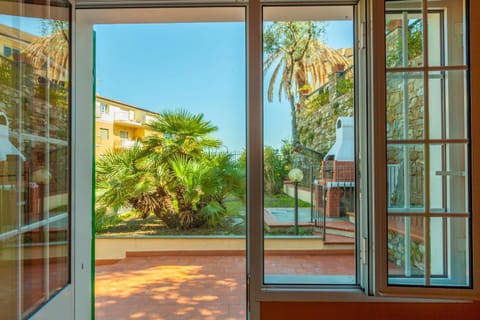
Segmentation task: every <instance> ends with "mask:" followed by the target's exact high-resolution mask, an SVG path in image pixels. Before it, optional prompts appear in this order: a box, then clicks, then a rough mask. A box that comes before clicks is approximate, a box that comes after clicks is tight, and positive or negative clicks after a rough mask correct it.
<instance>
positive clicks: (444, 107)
mask: <svg viewBox="0 0 480 320" xmlns="http://www.w3.org/2000/svg"><path fill="white" fill-rule="evenodd" d="M428 85H429V101H428V108H429V122H430V126H429V127H430V130H429V133H430V138H431V139H465V137H466V136H467V131H468V125H467V123H468V122H467V117H468V113H467V105H468V99H467V96H466V75H465V71H442V72H430V73H429V83H428Z"/></svg>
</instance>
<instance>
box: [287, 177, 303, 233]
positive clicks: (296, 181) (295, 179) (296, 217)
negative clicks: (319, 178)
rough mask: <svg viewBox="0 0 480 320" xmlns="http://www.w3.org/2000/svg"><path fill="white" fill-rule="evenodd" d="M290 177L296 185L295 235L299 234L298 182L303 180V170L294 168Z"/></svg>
mask: <svg viewBox="0 0 480 320" xmlns="http://www.w3.org/2000/svg"><path fill="white" fill-rule="evenodd" d="M288 179H290V181H292V182H293V183H294V185H295V211H294V215H295V235H298V183H299V182H300V181H302V180H303V172H302V170H300V169H298V168H293V169H292V170H290V171H289V172H288Z"/></svg>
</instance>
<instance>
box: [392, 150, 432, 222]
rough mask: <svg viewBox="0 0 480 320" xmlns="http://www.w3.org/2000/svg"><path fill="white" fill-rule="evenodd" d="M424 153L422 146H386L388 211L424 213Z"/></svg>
mask: <svg viewBox="0 0 480 320" xmlns="http://www.w3.org/2000/svg"><path fill="white" fill-rule="evenodd" d="M424 162H425V151H424V147H423V145H388V149H387V188H388V189H387V192H388V208H389V211H396V212H397V211H420V212H423V211H424V204H425V165H424Z"/></svg>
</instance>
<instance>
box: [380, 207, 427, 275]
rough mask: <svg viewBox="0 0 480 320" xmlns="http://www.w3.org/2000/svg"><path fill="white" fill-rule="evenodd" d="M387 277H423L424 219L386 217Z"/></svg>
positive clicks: (418, 217)
mask: <svg viewBox="0 0 480 320" xmlns="http://www.w3.org/2000/svg"><path fill="white" fill-rule="evenodd" d="M387 245H388V276H389V278H390V277H392V276H393V277H402V278H405V277H406V278H409V277H415V278H424V277H425V218H423V217H422V216H411V217H410V216H408V217H402V216H389V217H388V240H387Z"/></svg>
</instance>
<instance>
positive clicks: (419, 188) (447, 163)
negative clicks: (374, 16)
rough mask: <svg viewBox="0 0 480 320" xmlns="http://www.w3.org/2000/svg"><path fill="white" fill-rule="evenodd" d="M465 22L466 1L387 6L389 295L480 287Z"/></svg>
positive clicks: (386, 230)
mask: <svg viewBox="0 0 480 320" xmlns="http://www.w3.org/2000/svg"><path fill="white" fill-rule="evenodd" d="M462 3H463V4H462ZM465 17H466V13H465V3H464V1H444V2H442V3H441V4H440V3H436V2H433V1H426V0H425V1H385V38H384V39H385V52H386V55H385V57H386V59H385V64H386V72H385V81H386V92H385V94H386V97H385V109H384V112H385V119H386V123H385V133H384V135H383V137H384V138H385V141H386V163H385V167H384V170H386V174H385V177H386V179H385V180H384V182H383V185H386V188H384V189H383V190H385V191H386V192H385V207H386V210H385V211H384V212H385V213H386V214H385V226H386V228H385V229H384V231H383V232H385V233H386V234H384V236H383V239H385V240H384V241H385V243H384V245H385V247H386V248H387V252H384V256H383V258H384V259H385V260H384V261H385V263H386V264H387V271H386V274H384V276H386V283H385V286H386V287H388V288H386V289H385V291H387V292H388V291H389V290H390V289H391V288H395V287H401V286H417V287H463V288H469V287H471V286H472V271H473V269H472V260H471V255H472V237H471V234H470V230H471V224H472V208H471V193H470V190H471V180H470V177H471V172H470V158H471V155H470V147H469V146H470V144H471V137H470V129H469V123H470V118H469V99H468V95H467V92H468V87H469V82H468V71H469V65H468V64H467V59H466V58H465V57H466V53H467V51H466V45H465V44H466V31H465V30H466V25H465ZM379 139H380V138H379ZM377 141H378V140H377ZM378 142H380V141H378ZM377 263H378V262H377ZM392 292H394V291H392Z"/></svg>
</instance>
